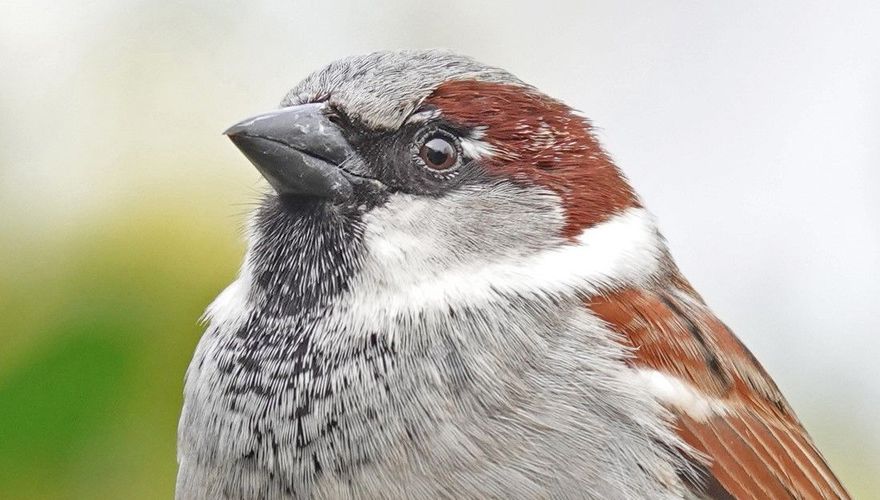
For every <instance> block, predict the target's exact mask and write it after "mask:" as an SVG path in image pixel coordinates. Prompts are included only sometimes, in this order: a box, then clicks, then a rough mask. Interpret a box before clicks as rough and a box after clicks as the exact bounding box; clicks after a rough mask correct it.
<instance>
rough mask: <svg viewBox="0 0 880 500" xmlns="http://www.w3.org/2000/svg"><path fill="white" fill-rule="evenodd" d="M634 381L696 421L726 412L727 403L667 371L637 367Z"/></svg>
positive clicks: (660, 400) (664, 402)
mask: <svg viewBox="0 0 880 500" xmlns="http://www.w3.org/2000/svg"><path fill="white" fill-rule="evenodd" d="M633 377H634V378H635V381H636V383H638V384H639V385H641V386H642V387H644V388H645V389H647V390H648V392H649V393H650V394H651V395H652V396H654V397H655V398H656V399H657V400H658V401H659V402H661V403H662V404H664V405H667V406H669V407H672V408H675V409H677V410H679V411H681V412H683V413H685V414H686V415H688V416H689V417H691V418H693V419H694V420H696V421H697V422H705V421H706V420H708V419H709V418H711V417H714V416H717V415H724V414H726V413H727V405H726V404H725V403H724V402H723V401H720V400H719V399H717V398H713V397H711V396H709V395H707V394H705V393H703V392H701V391H700V390H699V389H697V388H696V387H694V386H693V385H691V384H690V383H688V382H686V381H684V380H682V379H680V378H678V377H676V376H674V375H670V374H667V373H663V372H660V371H657V370H652V369H638V370H635V372H634V373H633Z"/></svg>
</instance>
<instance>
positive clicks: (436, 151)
mask: <svg viewBox="0 0 880 500" xmlns="http://www.w3.org/2000/svg"><path fill="white" fill-rule="evenodd" d="M458 157H459V153H458V148H457V147H456V145H455V143H454V141H453V140H452V138H451V137H448V136H447V135H446V134H440V133H434V134H431V135H429V136H427V137H426V138H425V139H424V140H423V141H422V145H421V146H419V158H420V159H421V160H422V163H424V164H425V166H426V167H427V168H429V169H431V170H434V171H438V172H439V171H444V170H449V169H450V168H452V167H454V166H455V165H456V164H457V163H458Z"/></svg>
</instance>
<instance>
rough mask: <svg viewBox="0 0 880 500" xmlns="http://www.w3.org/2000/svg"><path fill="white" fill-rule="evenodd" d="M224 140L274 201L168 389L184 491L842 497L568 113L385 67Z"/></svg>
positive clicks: (377, 62)
mask: <svg viewBox="0 0 880 500" xmlns="http://www.w3.org/2000/svg"><path fill="white" fill-rule="evenodd" d="M226 134H227V135H228V136H229V138H230V139H231V140H232V141H233V143H235V145H236V146H237V147H238V148H239V149H240V150H241V151H242V152H243V153H244V154H245V156H247V158H248V159H249V160H250V161H251V162H252V163H253V164H254V165H255V166H256V167H257V169H259V171H260V172H261V173H262V175H263V176H264V177H265V178H266V179H267V180H268V182H269V184H271V186H272V188H274V189H273V192H272V193H271V194H270V195H268V196H266V198H265V199H264V201H263V202H262V204H261V205H260V206H259V208H258V209H257V210H256V212H255V213H254V215H253V217H252V219H251V222H250V226H249V230H248V250H247V254H246V256H245V259H244V264H243V266H242V269H241V272H240V274H239V276H238V278H237V279H236V280H235V281H234V282H233V283H232V284H231V285H230V286H229V287H228V288H227V289H226V290H225V291H224V292H223V293H221V294H220V296H219V297H218V298H217V299H216V300H215V301H214V302H213V303H212V304H211V305H210V306H209V308H208V310H207V312H206V318H207V321H208V328H207V331H206V332H205V334H204V336H203V337H202V339H201V341H200V342H199V345H198V347H197V348H196V352H195V355H194V358H193V361H192V364H191V365H190V367H189V370H188V371H187V375H186V387H185V399H184V405H183V413H182V416H181V420H180V428H179V446H178V459H179V462H180V469H179V474H178V478H177V498H180V499H202V498H205V499H216V498H234V499H256V498H272V499H276V498H277V499H281V498H437V497H442V498H551V497H552V498H602V499H610V498H615V499H617V498H620V499H630V498H756V499H758V498H760V499H766V498H847V493H846V491H845V489H844V488H843V486H842V485H841V484H840V482H839V481H838V480H837V478H836V477H835V476H834V473H833V472H832V471H831V470H830V469H829V467H828V465H827V464H826V463H825V460H824V459H823V458H822V455H821V454H820V453H819V451H818V450H817V449H816V447H815V445H814V444H813V442H812V440H811V439H810V437H809V436H808V435H807V433H806V431H805V430H804V428H803V427H802V426H801V424H800V422H799V421H798V419H797V417H796V416H795V415H794V413H793V412H792V410H791V408H790V407H789V405H788V404H787V403H786V401H785V399H784V398H783V396H782V394H781V393H780V392H779V389H778V388H777V387H776V385H775V384H774V383H773V381H772V380H771V379H770V377H769V376H768V375H767V373H766V372H765V371H764V369H763V368H762V367H761V365H760V364H759V363H758V361H757V360H756V359H755V358H754V357H753V356H752V355H751V353H749V351H748V350H747V349H746V348H745V347H744V346H743V345H742V344H741V343H740V341H739V340H738V339H737V338H736V337H735V336H734V334H733V333H732V332H731V331H730V330H729V329H728V328H727V327H726V326H725V325H724V324H723V323H722V322H721V321H720V320H718V319H717V318H716V317H715V315H713V314H712V312H711V310H710V309H709V307H708V306H707V305H706V304H705V302H704V301H703V299H702V298H700V296H699V295H698V294H697V292H696V291H694V289H693V288H692V287H691V285H690V284H689V283H688V281H687V280H686V279H685V278H684V277H683V276H682V275H681V273H680V272H679V270H678V268H677V267H676V265H675V264H674V262H673V260H672V258H671V257H670V254H669V252H668V250H667V247H666V244H665V242H664V240H663V238H662V236H661V235H660V233H659V232H658V230H657V227H656V225H655V222H654V219H653V217H652V216H651V215H650V214H649V212H648V211H647V210H646V209H645V208H644V207H643V206H642V203H641V201H640V200H639V198H638V197H637V196H636V194H635V193H634V192H633V189H632V187H631V186H630V185H629V184H628V183H627V181H626V179H625V178H624V177H623V175H622V174H621V173H620V171H619V170H618V168H617V167H616V166H615V165H614V163H613V161H612V160H611V158H610V157H609V156H608V154H607V153H606V152H605V151H604V150H603V149H602V147H601V146H600V144H599V143H598V142H597V140H596V137H595V135H594V134H593V133H592V132H591V128H590V124H589V122H587V121H586V120H585V119H584V118H583V117H582V116H580V115H579V114H578V113H577V112H575V111H574V110H572V109H571V108H569V107H568V106H566V105H565V104H563V103H561V102H559V101H557V100H555V99H552V98H550V97H548V96H546V95H544V94H543V93H541V92H540V91H538V90H537V89H535V88H534V87H532V86H529V85H527V84H525V83H523V82H521V81H520V80H518V79H517V78H516V77H514V76H512V75H511V74H509V73H507V72H505V71H503V70H501V69H497V68H493V67H489V66H485V65H483V64H480V63H478V62H476V61H473V60H471V59H469V58H466V57H462V56H458V55H455V54H452V53H449V52H444V51H433V50H432V51H404V52H382V53H375V54H370V55H367V56H361V57H352V58H348V59H343V60H340V61H337V62H334V63H332V64H330V65H329V66H327V67H326V68H324V69H323V70H321V71H318V72H317V73H314V74H312V75H311V76H309V77H308V78H306V79H305V80H304V81H303V82H301V83H300V84H299V85H297V86H296V87H295V88H294V89H293V90H292V91H291V92H290V93H289V94H288V95H287V97H286V98H285V99H284V100H283V102H282V104H281V108H280V109H278V110H276V111H272V112H269V113H266V114H262V115H259V116H256V117H253V118H249V119H247V120H244V121H242V122H241V123H239V124H237V125H235V126H233V127H232V128H230V129H229V130H227V131H226Z"/></svg>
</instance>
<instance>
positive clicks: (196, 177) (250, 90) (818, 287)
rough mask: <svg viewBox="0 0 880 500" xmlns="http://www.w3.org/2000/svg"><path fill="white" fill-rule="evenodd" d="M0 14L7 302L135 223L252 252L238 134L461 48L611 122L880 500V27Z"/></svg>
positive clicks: (130, 4)
mask: <svg viewBox="0 0 880 500" xmlns="http://www.w3.org/2000/svg"><path fill="white" fill-rule="evenodd" d="M0 3H2V12H3V14H2V16H0V75H2V77H0V232H2V233H3V234H2V237H0V244H2V246H0V251H2V252H3V253H4V254H6V253H7V252H8V255H7V256H6V257H4V259H6V260H7V264H6V265H7V266H8V267H9V269H10V271H9V272H8V273H7V274H6V278H0V279H9V280H19V279H24V278H25V275H26V273H28V272H30V271H31V270H33V269H34V268H37V267H43V266H44V263H38V262H35V261H34V260H33V258H34V255H35V254H34V253H33V252H32V251H30V250H28V251H25V250H22V249H24V248H29V249H33V248H40V249H42V250H39V251H37V254H36V255H42V254H41V253H40V252H43V251H45V248H47V247H49V246H51V245H54V244H57V243H58V242H60V241H63V240H64V239H65V238H75V237H76V234H77V233H78V231H80V229H81V228H82V227H87V226H88V227H94V226H95V225H96V224H97V225H100V222H96V221H101V220H103V218H106V217H108V214H112V216H113V217H114V218H116V219H119V218H122V219H125V217H126V216H127V214H128V213H129V211H130V210H132V207H138V209H139V210H140V209H141V208H142V207H144V206H149V205H163V206H166V207H172V209H173V213H174V214H176V215H175V217H177V216H179V217H180V218H186V219H194V220H195V221H196V223H201V222H200V221H204V222H203V223H204V224H212V225H215V226H217V227H218V228H219V229H218V230H220V231H223V234H225V235H226V238H228V239H227V240H226V241H227V242H228V243H229V244H230V245H237V246H236V247H235V248H236V249H239V250H240V248H241V244H240V240H239V239H238V233H237V232H238V231H239V228H240V226H241V223H242V220H243V213H244V212H246V210H247V207H248V204H250V203H251V202H253V200H255V199H256V194H257V193H258V192H259V191H260V190H261V189H262V181H261V180H260V179H259V176H258V175H257V173H256V172H255V171H254V170H253V169H252V168H251V167H250V165H249V164H248V163H247V161H245V160H244V159H243V158H242V157H241V156H240V155H239V153H238V152H237V151H236V150H235V148H234V147H233V146H232V145H231V144H229V143H228V141H227V140H226V139H225V138H224V137H222V136H221V135H220V132H221V131H222V130H223V129H224V128H225V127H226V126H228V125H230V124H232V123H233V122H235V121H237V120H238V119H240V118H242V117H245V116H248V115H250V114H252V113H255V112H260V111H263V110H266V109H268V108H270V107H272V106H275V105H277V103H278V102H279V100H280V99H281V97H282V96H283V95H284V94H285V92H286V91H287V90H288V89H289V88H290V87H291V86H293V84H295V83H296V82H297V81H298V80H299V79H300V78H302V77H304V76H305V75H306V74H307V73H308V72H311V71H312V70H315V69H318V68H320V67H321V66H323V65H324V64H326V63H328V62H330V61H332V60H333V59H336V58H338V57H342V56H346V55H351V54H356V53H364V52H369V51H373V50H380V49H389V48H425V47H447V48H452V49H455V50H457V51H460V52H463V53H465V54H468V55H471V56H474V57H475V58H477V59H479V60H481V61H484V62H487V63H491V64H493V65H497V66H501V67H504V68H506V69H508V70H509V71H511V72H512V73H514V74H516V75H518V76H519V77H520V78H522V79H523V80H525V81H527V82H529V83H532V84H534V85H536V86H537V87H539V88H540V89H542V90H544V91H545V92H546V93H548V94H550V95H552V96H555V97H558V98H561V99H562V100H564V101H566V102H567V103H569V104H571V105H572V106H574V107H576V108H578V109H580V110H582V111H583V112H584V113H585V114H586V115H587V116H589V117H590V118H591V119H592V120H593V122H594V123H595V125H596V126H597V127H598V129H599V133H600V136H601V138H602V140H603V141H604V144H605V146H606V147H607V149H608V150H609V151H610V152H611V154H612V155H613V156H614V157H615V158H616V160H617V162H618V164H619V165H620V166H621V168H622V169H623V170H624V172H626V173H627V175H628V176H629V177H630V179H631V180H632V182H633V184H634V185H635V186H636V188H637V190H638V191H639V192H640V193H641V194H642V196H643V198H644V199H645V202H646V204H647V206H648V207H649V208H651V209H653V211H654V212H655V213H656V214H657V215H658V217H659V219H660V223H661V228H662V229H663V231H664V233H665V235H666V237H667V238H668V240H669V241H670V244H671V247H672V250H673V254H674V255H675V256H676V257H677V260H678V262H679V264H680V266H681V267H682V269H683V270H684V272H685V274H686V275H687V276H688V277H689V278H690V279H691V281H692V282H693V283H694V285H695V286H696V287H697V289H698V290H699V291H700V292H701V293H702V294H703V295H704V297H705V298H706V300H707V301H708V302H709V304H710V305H712V306H713V308H714V309H715V311H716V312H717V313H718V314H719V316H720V317H721V318H722V319H723V320H725V321H726V322H727V323H728V324H729V325H730V326H731V327H732V329H733V330H734V331H735V332H737V334H738V335H739V336H740V337H741V338H742V339H743V340H744V341H745V343H746V344H747V345H748V346H749V347H750V348H751V349H752V350H753V351H754V352H755V354H756V355H757V357H758V358H759V359H760V360H761V361H762V362H763V364H764V365H765V367H767V369H768V371H769V372H770V373H771V374H772V375H773V376H774V377H775V379H776V381H777V382H778V383H779V385H780V386H781V388H782V389H783V391H784V392H785V393H786V395H787V396H788V398H789V400H790V402H791V403H792V405H793V406H794V407H795V409H796V410H797V411H798V413H799V415H800V417H801V419H802V420H803V421H804V423H805V425H806V427H807V428H808V429H809V430H810V432H811V433H812V435H813V437H814V438H815V440H816V441H817V442H818V444H819V447H820V449H822V450H823V451H824V453H825V455H826V456H827V457H828V459H829V460H830V462H831V464H832V466H833V467H834V468H835V469H836V470H838V471H839V474H840V475H841V476H842V478H843V480H844V483H846V484H847V485H848V486H849V488H850V489H851V490H852V492H853V493H856V494H858V495H857V496H859V497H862V498H868V497H870V496H872V494H873V495H878V494H880V493H878V492H880V482H878V477H877V471H878V470H880V424H878V422H880V378H878V376H877V363H878V361H877V360H878V356H880V318H878V312H877V311H878V305H877V303H878V299H880V141H878V137H880V3H877V2H873V1H863V2H858V1H848V2H813V1H794V0H784V1H776V2H767V1H747V2H745V1H744V2H726V3H722V2H684V1H678V2H650V1H640V2H637V1H627V2H610V1H608V2H593V1H587V2H583V1H568V2H553V3H551V2H537V1H516V2H480V3H477V2H466V1H443V2H420V3H418V4H416V3H413V2H409V1H403V0H400V1H393V2H385V3H381V4H368V3H366V2H361V3H355V2H352V3H342V2H329V1H321V2H287V1H280V0H277V1H252V2H246V3H245V2H195V1H191V2H190V1H181V2H153V1H138V0H125V1H118V0H115V1H111V0H103V1H92V2H82V1H77V2H73V1H63V2H58V1H51V2H50V1H27V2H26V1H18V0H13V1H12V2H10V1H9V0H5V1H2V2H0ZM16 249H18V250H16ZM235 266H236V263H235V262H234V261H230V262H229V267H228V268H226V267H225V266H223V268H222V269H218V270H217V273H219V275H220V276H221V277H222V278H223V279H224V280H225V279H227V278H228V277H231V276H232V275H233V274H234V272H235ZM10 283H12V281H10ZM12 286H13V285H11V284H10V287H12ZM210 292H211V293H214V292H216V290H210ZM192 342H195V338H193V339H192ZM13 345H15V346H18V348H19V349H20V350H21V351H22V352H24V351H26V350H27V349H28V344H27V342H26V341H15V342H13ZM188 345H191V343H190V344H188ZM183 354H184V355H188V354H189V353H188V352H184V353H183ZM2 359H3V358H0V360H2ZM0 373H2V371H0ZM179 376H180V377H182V372H181V373H180V374H179ZM171 420H173V419H171ZM170 432H171V433H173V429H170ZM163 439H165V438H163ZM170 439H173V435H172V436H171V437H170ZM167 460H170V461H173V454H172V455H171V456H168V457H167ZM172 463H173V462H172ZM164 480H165V479H163V481H164Z"/></svg>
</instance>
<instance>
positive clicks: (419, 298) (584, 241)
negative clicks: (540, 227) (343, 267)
mask: <svg viewBox="0 0 880 500" xmlns="http://www.w3.org/2000/svg"><path fill="white" fill-rule="evenodd" d="M403 236H405V235H399V234H398V235H395V234H394V233H393V232H390V231H387V230H386V231H382V232H381V233H379V235H373V236H372V237H371V236H369V235H368V237H367V240H366V247H367V251H368V256H367V259H366V262H365V266H364V269H363V271H362V273H361V274H360V276H359V278H358V282H357V283H356V286H353V287H352V290H353V292H352V296H351V297H350V299H351V303H352V305H354V306H363V307H365V308H367V309H370V308H378V309H381V310H383V311H387V312H388V313H391V314H396V313H401V312H406V311H412V310H420V309H425V308H428V309H430V308H444V307H448V306H450V305H455V304H467V305H474V304H478V303H481V302H485V301H489V300H493V299H497V298H498V296H499V294H510V295H513V294H519V295H529V294H544V295H554V294H568V293H586V294H595V293H598V292H600V291H602V290H606V289H608V288H610V287H614V286H626V285H636V286H637V285H642V284H647V283H649V282H650V281H651V280H652V279H653V278H654V277H655V276H656V275H657V273H658V272H659V271H660V270H661V268H662V259H663V255H664V252H665V250H664V246H663V242H662V240H661V239H660V237H659V235H658V233H657V231H656V229H655V225H654V220H653V217H652V216H651V215H650V214H649V213H648V212H647V211H645V210H644V209H641V208H630V209H628V210H627V211H625V212H623V213H621V214H619V215H617V216H614V217H612V218H611V219H609V220H608V221H606V222H603V223H601V224H598V225H596V226H594V227H591V228H589V229H586V230H584V232H583V233H581V234H580V235H579V236H578V237H577V238H576V240H575V241H574V242H573V243H562V244H559V245H555V246H552V247H549V248H547V249H545V250H541V251H538V252H536V253H534V254H531V255H528V256H524V257H515V258H505V259H496V260H495V261H481V260H479V259H474V261H473V262H471V263H470V264H461V263H459V264H456V265H453V266H449V263H444V262H436V261H434V260H430V259H428V260H426V259H423V258H421V255H420V254H422V253H423V252H435V253H436V252H437V249H438V248H439V249H441V251H442V249H443V248H444V247H447V246H448V245H447V244H446V242H444V241H431V238H429V237H426V238H423V239H413V238H411V237H409V238H404V237H403ZM448 251H455V249H454V248H450V249H449V250H448Z"/></svg>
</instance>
